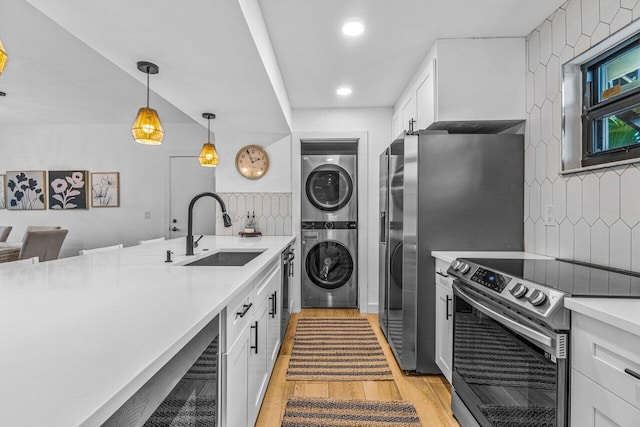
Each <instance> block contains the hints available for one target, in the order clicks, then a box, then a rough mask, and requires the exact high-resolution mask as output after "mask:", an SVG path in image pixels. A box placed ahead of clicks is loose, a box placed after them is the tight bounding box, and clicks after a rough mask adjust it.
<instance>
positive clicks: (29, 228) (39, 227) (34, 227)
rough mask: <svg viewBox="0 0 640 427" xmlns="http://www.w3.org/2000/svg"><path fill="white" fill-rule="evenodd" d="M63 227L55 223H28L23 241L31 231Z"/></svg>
mask: <svg viewBox="0 0 640 427" xmlns="http://www.w3.org/2000/svg"><path fill="white" fill-rule="evenodd" d="M61 228H62V227H60V226H55V225H27V229H26V231H25V232H24V236H22V241H23V242H24V239H26V237H27V233H28V232H29V231H45V230H60V229H61Z"/></svg>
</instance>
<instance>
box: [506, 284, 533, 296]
mask: <svg viewBox="0 0 640 427" xmlns="http://www.w3.org/2000/svg"><path fill="white" fill-rule="evenodd" d="M528 290H529V288H527V287H526V286H525V285H523V284H522V283H516V284H515V285H513V286H512V287H511V289H509V292H511V295H513V296H514V297H516V298H522V297H523V296H525V295H526V293H527V291H528Z"/></svg>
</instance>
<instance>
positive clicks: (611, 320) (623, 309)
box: [564, 298, 640, 336]
mask: <svg viewBox="0 0 640 427" xmlns="http://www.w3.org/2000/svg"><path fill="white" fill-rule="evenodd" d="M564 306H565V307H567V308H568V309H570V310H572V311H574V312H576V313H580V314H584V315H585V316H589V317H592V318H594V319H596V320H599V321H601V322H604V323H606V324H609V325H611V326H615V327H616V328H619V329H622V330H623V331H627V332H630V333H632V334H634V335H638V336H640V299H620V298H566V299H565V300H564Z"/></svg>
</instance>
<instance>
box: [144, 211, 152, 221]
mask: <svg viewBox="0 0 640 427" xmlns="http://www.w3.org/2000/svg"><path fill="white" fill-rule="evenodd" d="M144 219H151V211H144Z"/></svg>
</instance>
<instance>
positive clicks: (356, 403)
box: [282, 396, 422, 427]
mask: <svg viewBox="0 0 640 427" xmlns="http://www.w3.org/2000/svg"><path fill="white" fill-rule="evenodd" d="M421 425H422V424H421V423H420V418H418V413H417V412H416V409H415V408H414V407H413V405H412V404H411V403H410V402H405V401H401V400H389V401H379V400H336V399H323V398H317V397H301V396H291V397H290V398H289V400H288V401H287V406H286V407H285V410H284V418H283V419H282V427H311V426H316V427H317V426H323V427H419V426H421Z"/></svg>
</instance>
